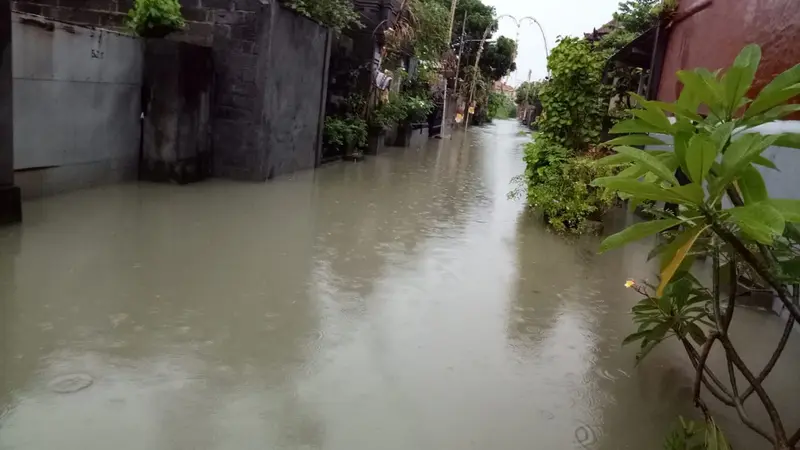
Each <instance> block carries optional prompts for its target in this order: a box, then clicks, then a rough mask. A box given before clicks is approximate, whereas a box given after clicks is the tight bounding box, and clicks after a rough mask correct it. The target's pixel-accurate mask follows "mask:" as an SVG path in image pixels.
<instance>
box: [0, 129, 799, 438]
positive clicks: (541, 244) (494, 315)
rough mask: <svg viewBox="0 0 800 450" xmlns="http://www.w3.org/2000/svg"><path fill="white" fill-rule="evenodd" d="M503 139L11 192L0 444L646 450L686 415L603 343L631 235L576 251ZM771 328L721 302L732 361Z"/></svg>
mask: <svg viewBox="0 0 800 450" xmlns="http://www.w3.org/2000/svg"><path fill="white" fill-rule="evenodd" d="M516 132H517V125H516V124H514V123H513V122H498V123H497V124H496V125H494V126H490V127H486V128H483V129H473V130H471V132H470V135H469V136H464V135H459V134H456V135H455V136H454V138H453V139H452V140H442V141H431V142H430V144H429V146H428V147H427V148H425V149H422V150H402V149H393V150H392V152H390V153H389V154H387V155H385V156H380V157H377V158H371V159H369V160H367V161H365V162H363V163H358V164H335V165H331V166H328V167H324V168H322V169H320V170H317V171H315V172H306V173H302V174H297V175H295V176H294V177H289V178H284V179H280V180H277V181H275V182H271V183H268V184H265V185H250V184H238V183H229V182H222V181H214V182H210V183H205V184H199V185H196V186H163V185H149V184H140V185H120V186H111V187H105V188H101V189H94V190H88V191H83V192H78V193H73V194H69V195H62V196H59V197H55V198H50V199H43V200H39V201H35V202H30V203H28V204H27V205H26V210H25V213H26V222H25V223H24V224H23V225H22V226H19V227H12V228H3V229H0V294H1V295H0V327H2V328H0V339H2V344H0V362H2V364H3V366H2V370H0V430H1V432H0V448H2V449H3V450H5V449H37V450H38V449H51V448H67V449H73V448H74V449H105V448H107V447H108V443H109V442H114V446H115V447H118V448H119V449H137V450H138V449H143V448H148V449H162V448H163V449H167V448H181V449H182V448H192V449H206V448H207V449H249V448H252V449H263V448H286V449H297V448H301V449H302V448H309V449H311V448H321V449H342V450H352V449H370V450H372V449H376V448H380V449H394V448H397V449H407V448H413V447H416V448H423V449H428V448H430V449H433V448H436V449H464V448H478V449H485V448H496V449H525V448H552V449H569V448H586V449H604V450H605V449H608V450H611V449H626V448H630V449H642V448H658V447H659V446H660V442H661V439H662V438H663V436H664V434H665V432H666V431H667V429H668V428H669V426H670V424H671V423H672V422H673V420H674V418H675V416H676V415H678V414H685V415H694V411H693V409H692V408H691V404H690V393H689V392H688V390H687V389H690V385H691V379H690V378H691V374H690V371H689V370H688V369H687V368H686V365H685V361H684V359H681V354H680V352H679V351H677V349H675V348H666V349H663V350H662V351H660V352H656V353H655V354H654V355H653V359H652V361H651V362H649V363H647V364H644V365H642V367H640V368H634V367H633V350H631V349H622V348H620V345H619V343H620V341H621V339H622V337H624V335H625V334H626V333H628V332H629V331H630V329H631V325H630V320H629V317H628V316H627V311H628V310H629V308H630V306H631V304H632V302H633V301H635V300H636V298H635V297H634V296H632V293H631V292H630V291H627V290H625V289H624V288H623V286H622V284H623V282H624V280H625V279H626V278H628V277H643V276H648V275H649V273H650V272H649V269H648V268H647V267H646V266H645V265H643V254H646V243H644V244H641V245H639V246H633V247H630V248H626V249H622V250H619V251H616V252H614V253H611V254H608V255H602V256H598V255H596V254H595V249H596V248H597V241H598V240H597V239H596V238H580V239H565V238H562V237H559V236H555V235H553V234H551V233H549V232H548V231H547V230H545V229H543V228H542V227H541V224H540V223H539V221H537V220H536V219H535V218H532V217H531V216H530V215H529V214H527V213H526V212H525V211H523V205H522V203H520V202H518V201H510V200H508V199H507V198H506V193H507V191H508V190H509V189H510V186H509V180H510V179H511V177H513V176H514V175H516V174H518V173H520V172H521V171H522V168H523V167H522V161H521V152H522V150H521V148H520V146H521V144H522V143H523V142H525V141H526V140H527V138H525V137H518V136H516ZM622 220H629V219H626V218H623V219H622ZM775 325H776V324H775V323H774V320H772V319H771V318H769V317H765V316H761V315H759V314H757V313H751V312H747V311H745V312H744V313H743V319H742V325H740V327H741V330H740V331H739V332H740V333H741V335H742V336H745V337H748V338H747V339H744V341H746V342H743V343H744V344H745V345H746V346H747V347H748V348H747V353H749V354H752V355H756V356H755V357H757V358H762V357H763V351H761V349H763V347H764V346H765V345H769V344H770V343H771V342H772V341H771V340H770V339H772V338H773V337H774V338H775V339H777V335H778V334H779V330H778V329H777V327H776V326H775ZM753 327H759V328H757V329H759V330H772V329H773V328H774V329H775V332H774V333H772V331H764V332H760V335H763V337H764V339H765V341H764V342H763V343H759V340H758V339H756V340H753V339H751V338H750V337H749V334H751V333H750V331H751V330H752V329H754V328H753ZM737 331H738V330H737ZM787 355H788V358H785V359H786V361H784V362H781V365H779V367H778V369H777V370H778V372H779V373H778V376H777V377H776V381H774V386H771V387H772V388H773V389H778V388H781V387H786V386H791V389H795V390H796V389H797V387H796V385H797V383H796V376H793V375H792V374H796V373H797V368H798V367H797V366H798V363H797V361H798V358H797V356H798V346H797V343H796V342H792V343H791V345H790V347H789V348H788V349H787ZM717 356H718V355H717ZM718 362H719V361H718V358H717V361H716V363H718ZM87 384H88V385H87ZM786 390H788V389H786ZM787 394H790V395H787V398H788V399H789V400H785V402H786V404H785V405H782V406H783V407H786V408H789V412H788V414H787V417H788V418H790V419H791V420H795V419H797V420H800V417H798V416H797V414H796V412H795V411H793V410H791V406H793V405H791V400H790V399H792V398H798V397H797V395H796V394H797V392H796V391H794V390H792V391H791V392H787ZM721 422H722V423H723V424H724V425H725V426H727V427H728V428H730V429H731V430H730V433H731V434H732V435H733V436H735V438H737V439H738V440H739V441H740V442H742V443H744V444H743V445H745V447H742V448H761V447H758V446H759V445H762V444H761V443H760V442H759V441H758V440H752V439H749V438H748V437H747V436H748V434H747V433H746V432H743V431H741V430H738V427H737V425H736V421H735V420H732V416H730V415H724V414H723V415H722V416H721Z"/></svg>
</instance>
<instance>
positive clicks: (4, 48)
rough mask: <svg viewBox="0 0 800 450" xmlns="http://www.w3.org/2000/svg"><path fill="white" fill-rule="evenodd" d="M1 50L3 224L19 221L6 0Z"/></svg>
mask: <svg viewBox="0 0 800 450" xmlns="http://www.w3.org/2000/svg"><path fill="white" fill-rule="evenodd" d="M0 51H1V52H2V54H1V55H0V58H1V59H0V224H4V223H13V222H19V221H20V220H22V204H21V200H20V192H19V188H18V187H16V186H14V114H13V103H14V98H13V88H12V79H11V5H10V4H9V0H0Z"/></svg>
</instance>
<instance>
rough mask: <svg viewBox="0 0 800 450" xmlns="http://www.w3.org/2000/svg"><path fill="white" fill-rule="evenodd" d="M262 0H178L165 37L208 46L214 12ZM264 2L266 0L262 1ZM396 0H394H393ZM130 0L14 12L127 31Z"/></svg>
mask: <svg viewBox="0 0 800 450" xmlns="http://www.w3.org/2000/svg"><path fill="white" fill-rule="evenodd" d="M261 1H262V0H180V3H181V14H183V18H184V19H185V20H186V28H185V29H184V30H183V31H182V32H180V33H174V34H171V35H170V36H169V37H168V39H170V40H176V41H181V42H188V43H192V44H198V45H204V46H211V42H212V40H213V31H214V19H215V17H216V14H217V13H218V12H226V11H249V12H253V11H256V10H257V9H258V8H259V7H260V5H261ZM263 1H264V2H265V3H267V0H263ZM395 1H396V0H395ZM133 4H134V0H15V1H13V2H12V5H13V8H14V10H15V11H20V12H25V13H30V14H37V15H41V16H44V17H48V18H51V19H56V20H61V21H65V22H70V23H74V24H79V25H85V26H90V27H100V28H104V29H109V30H116V31H121V32H124V33H129V30H128V29H127V27H126V26H125V19H126V16H127V14H128V11H130V9H131V8H132V7H133Z"/></svg>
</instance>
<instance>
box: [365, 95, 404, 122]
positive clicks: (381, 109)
mask: <svg viewBox="0 0 800 450" xmlns="http://www.w3.org/2000/svg"><path fill="white" fill-rule="evenodd" d="M406 115H407V112H406V106H405V103H404V100H403V98H402V97H401V96H400V94H397V93H394V92H392V93H390V94H389V99H388V101H385V102H381V103H379V104H378V105H377V106H376V107H375V109H374V110H373V111H372V115H371V116H370V121H369V122H370V126H372V127H379V128H384V127H386V126H388V125H391V124H394V123H398V122H400V121H402V120H403V119H405V118H406Z"/></svg>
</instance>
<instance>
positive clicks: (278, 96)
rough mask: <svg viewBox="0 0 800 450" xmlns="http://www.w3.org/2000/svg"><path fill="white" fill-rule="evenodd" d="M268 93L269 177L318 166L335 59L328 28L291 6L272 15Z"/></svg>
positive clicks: (265, 98) (276, 9) (265, 120)
mask: <svg viewBox="0 0 800 450" xmlns="http://www.w3.org/2000/svg"><path fill="white" fill-rule="evenodd" d="M271 20H272V26H271V29H272V32H271V37H270V44H271V48H270V54H269V63H268V64H269V66H268V67H269V68H268V76H267V80H266V85H265V87H264V89H265V95H264V113H263V114H264V126H265V132H266V138H267V139H266V142H265V143H266V146H267V151H268V156H267V161H266V173H267V177H268V178H272V177H273V176H275V175H279V174H285V173H291V172H294V171H296V170H301V169H310V168H312V167H315V166H316V164H317V161H318V159H319V157H320V156H319V153H320V151H321V145H322V142H321V140H322V139H321V133H320V131H321V127H320V125H321V122H322V120H323V118H324V117H325V114H324V105H325V97H324V95H325V89H326V88H327V84H328V79H327V67H328V57H329V52H330V50H329V45H330V44H329V36H328V35H329V33H328V29H327V28H325V27H321V26H319V25H318V24H317V23H315V22H312V21H311V20H308V19H306V18H304V17H300V16H298V15H297V14H295V13H294V12H292V11H290V10H288V9H285V8H274V9H273V14H272V17H271Z"/></svg>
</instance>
